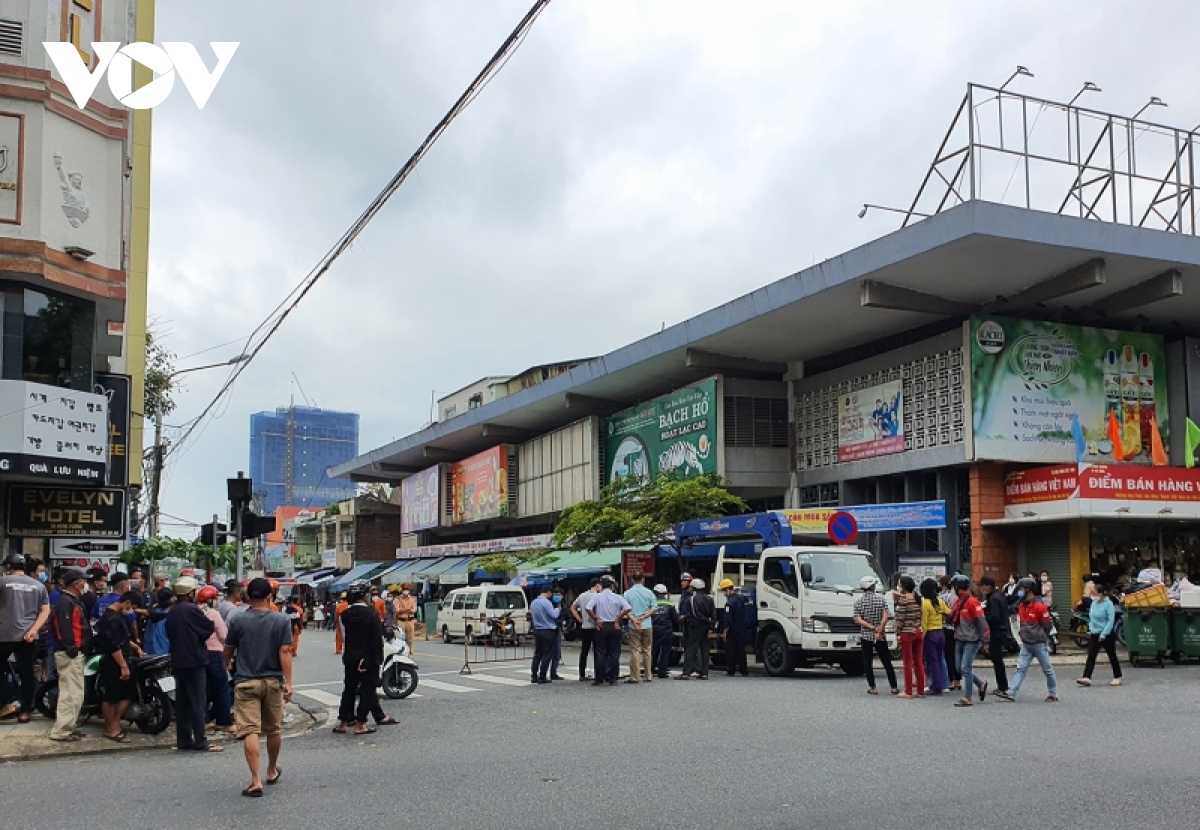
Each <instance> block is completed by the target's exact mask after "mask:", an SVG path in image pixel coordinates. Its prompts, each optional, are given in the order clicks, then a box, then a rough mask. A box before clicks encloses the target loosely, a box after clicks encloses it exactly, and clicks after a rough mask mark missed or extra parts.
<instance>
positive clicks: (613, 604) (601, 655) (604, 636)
mask: <svg viewBox="0 0 1200 830" xmlns="http://www.w3.org/2000/svg"><path fill="white" fill-rule="evenodd" d="M616 584H617V581H616V580H615V579H613V578H612V577H611V576H604V577H602V578H601V580H600V587H601V591H600V593H598V594H596V595H595V596H593V597H592V598H591V599H590V600H589V601H588V604H587V612H588V614H590V615H591V617H592V619H593V620H595V622H596V679H595V680H594V681H592V685H593V686H603V685H604V684H605V683H607V684H608V685H610V686H615V685H617V678H618V677H620V676H621V621H622V620H623V619H625V618H626V617H627V616H629V603H628V602H626V601H625V597H623V596H621V595H620V594H614V593H613V590H612V589H613V588H614V587H616Z"/></svg>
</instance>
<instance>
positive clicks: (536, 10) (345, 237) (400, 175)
mask: <svg viewBox="0 0 1200 830" xmlns="http://www.w3.org/2000/svg"><path fill="white" fill-rule="evenodd" d="M549 4H550V0H537V2H535V3H534V4H533V6H532V7H531V8H530V9H529V11H528V12H527V13H526V14H525V17H523V18H522V19H521V22H520V23H518V24H517V27H516V28H515V29H513V31H512V33H511V34H509V36H508V37H507V38H506V39H505V40H504V43H502V44H501V45H500V48H499V49H498V50H497V51H496V53H495V54H494V55H492V57H491V59H490V60H489V61H488V62H487V63H486V64H485V65H484V67H483V69H482V70H481V71H480V73H479V74H478V75H476V76H475V80H473V81H472V82H471V84H470V85H469V86H468V87H467V88H466V90H464V91H463V93H462V95H460V96H459V97H458V100H457V101H455V102H454V105H453V106H451V107H450V109H449V111H447V113H446V114H445V115H444V116H442V119H441V120H440V121H439V122H438V123H437V125H436V126H435V127H434V128H433V130H431V131H430V133H429V135H427V136H426V137H425V140H424V141H422V142H421V144H420V146H419V147H417V150H416V152H414V153H413V154H412V156H410V157H409V159H408V161H407V162H405V163H404V166H403V167H401V168H400V170H399V171H398V172H397V173H396V175H395V176H393V177H392V179H391V181H389V182H388V183H387V185H386V186H385V187H384V188H383V190H382V191H380V193H379V195H378V196H376V197H375V198H374V200H372V202H371V203H370V205H368V206H367V209H366V210H365V211H363V213H362V214H361V215H360V216H359V217H358V219H357V220H355V222H354V224H352V225H351V226H350V228H349V229H348V230H347V231H346V232H345V233H344V234H342V236H341V238H340V239H338V241H337V243H336V244H334V246H333V247H332V248H330V249H329V251H328V252H327V253H326V254H325V256H324V257H322V258H321V260H320V261H319V262H318V263H317V265H316V267H314V268H313V269H312V270H311V271H310V272H309V273H308V275H307V276H305V278H304V279H303V280H301V281H300V283H299V284H298V285H297V286H296V287H295V288H294V289H292V291H291V292H290V293H289V294H288V295H287V297H285V298H284V299H283V301H282V302H281V303H280V304H279V305H278V306H276V307H275V309H274V310H273V311H272V312H271V314H270V315H268V316H267V318H266V319H265V320H263V322H262V323H261V324H259V326H258V327H257V328H256V329H255V330H254V331H253V332H251V334H250V336H249V337H248V338H247V340H246V348H244V349H243V350H242V353H243V354H244V355H246V359H245V360H243V361H241V362H240V363H238V364H236V365H235V366H234V368H233V371H232V372H231V373H230V375H229V378H228V379H227V380H226V381H225V383H224V385H223V386H222V387H221V389H220V391H218V392H217V394H216V396H215V397H214V398H213V399H212V401H210V402H209V403H208V405H207V406H205V408H204V409H203V410H202V411H201V413H200V414H199V415H198V416H197V417H196V418H195V419H194V420H193V421H192V422H191V424H190V425H189V426H188V429H187V431H185V432H184V433H183V435H182V436H180V438H179V439H178V440H177V441H176V442H175V443H174V445H173V446H172V447H171V451H172V452H174V451H175V450H178V449H179V448H180V447H181V446H182V445H183V444H184V443H185V442H186V441H187V439H188V438H189V437H190V436H191V435H192V433H193V432H194V431H195V430H196V428H197V426H199V424H200V422H201V421H203V420H204V418H205V417H206V416H207V415H208V414H209V413H210V412H211V411H212V410H213V409H214V408H215V407H216V406H217V404H218V403H219V402H220V401H221V399H222V398H223V397H225V396H226V395H227V394H228V393H229V391H230V390H231V389H232V388H233V385H234V383H235V382H236V381H237V379H238V377H240V376H241V374H242V372H243V371H245V369H246V367H247V366H249V365H250V363H251V362H252V361H253V360H254V358H255V357H257V356H258V353H259V352H260V351H262V348H263V346H265V345H266V344H267V342H268V341H269V340H270V339H271V337H272V336H273V335H274V334H275V332H277V331H278V330H279V328H280V326H282V325H283V322H284V321H285V320H286V319H287V318H288V316H289V315H290V314H291V313H292V311H294V310H295V308H296V306H297V305H299V304H300V301H301V300H303V299H304V297H305V296H306V295H307V294H308V292H309V291H311V290H312V288H313V286H315V285H316V284H317V282H318V281H319V280H320V279H321V277H323V276H324V275H325V274H326V272H328V271H329V269H330V268H331V267H332V266H333V264H334V262H336V261H337V259H338V258H339V257H340V256H341V255H342V254H343V253H345V251H346V250H347V249H348V248H349V247H350V246H351V245H352V244H353V243H354V241H355V240H356V239H357V238H358V236H359V234H361V233H362V232H363V230H364V229H365V228H366V227H367V225H368V224H369V223H370V222H371V220H372V219H374V218H375V216H376V215H377V214H378V213H379V211H380V210H382V209H383V206H384V205H386V204H387V202H388V200H389V199H391V197H392V196H393V195H395V193H396V191H397V190H399V189H400V186H401V185H402V184H404V181H405V180H406V179H407V178H408V176H409V174H410V173H412V171H413V170H415V169H416V167H417V165H418V164H419V163H420V161H421V159H422V158H424V157H425V154H426V153H428V152H429V150H430V149H431V148H432V147H433V145H434V144H435V143H436V142H437V140H438V139H439V138H441V136H442V134H443V133H444V132H445V131H446V129H447V128H448V127H449V126H450V122H452V121H453V120H454V119H455V118H457V117H458V115H460V114H461V113H462V111H463V110H464V109H466V108H467V106H468V105H469V104H470V103H471V102H472V101H474V100H475V98H476V97H477V96H478V95H479V93H480V92H482V91H483V89H484V87H486V86H487V85H488V83H489V82H490V81H491V80H492V78H493V77H494V76H495V75H496V74H497V73H498V72H499V71H500V69H502V68H503V67H504V65H505V64H506V63H507V62H508V59H509V58H510V57H511V56H512V54H513V53H515V51H516V50H517V49H518V48H519V47H520V45H521V44H522V43H523V42H524V39H525V36H526V35H527V34H528V33H529V30H530V29H531V28H532V27H533V24H534V22H535V21H536V20H537V18H538V16H539V15H540V14H541V13H542V12H543V11H544V10H545V8H546V6H548V5H549ZM264 330H265V331H264ZM260 333H261V336H259V335H260ZM256 338H258V339H257V340H256Z"/></svg>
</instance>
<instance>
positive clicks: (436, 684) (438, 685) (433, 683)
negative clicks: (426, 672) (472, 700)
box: [419, 677, 483, 694]
mask: <svg viewBox="0 0 1200 830" xmlns="http://www.w3.org/2000/svg"><path fill="white" fill-rule="evenodd" d="M419 682H420V684H421V685H422V686H429V687H430V688H431V689H441V690H442V691H443V692H458V693H460V694H461V693H463V692H482V691H483V689H476V688H474V687H472V686H459V685H456V684H454V683H443V682H442V681H440V680H430V679H429V678H427V677H422V678H421V679H420V681H419Z"/></svg>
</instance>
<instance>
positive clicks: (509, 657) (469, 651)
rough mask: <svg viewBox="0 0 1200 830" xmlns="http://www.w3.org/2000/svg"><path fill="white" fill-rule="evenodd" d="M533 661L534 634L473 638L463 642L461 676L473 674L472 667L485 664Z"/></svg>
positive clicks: (479, 636)
mask: <svg viewBox="0 0 1200 830" xmlns="http://www.w3.org/2000/svg"><path fill="white" fill-rule="evenodd" d="M522 660H523V661H525V662H526V663H531V662H532V661H533V634H516V635H513V636H511V637H507V638H500V637H496V638H495V642H493V638H492V637H489V636H482V635H478V636H472V637H468V638H466V639H465V640H463V667H462V668H461V669H460V670H459V672H458V673H459V674H471V673H472V672H471V666H473V665H481V664H484V663H517V662H520V661H522Z"/></svg>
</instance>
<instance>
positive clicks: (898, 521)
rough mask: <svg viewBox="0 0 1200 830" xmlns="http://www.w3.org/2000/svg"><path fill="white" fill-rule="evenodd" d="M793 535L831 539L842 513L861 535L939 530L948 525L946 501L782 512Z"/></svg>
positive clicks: (862, 505)
mask: <svg viewBox="0 0 1200 830" xmlns="http://www.w3.org/2000/svg"><path fill="white" fill-rule="evenodd" d="M778 512H780V513H782V514H783V516H784V518H786V519H787V522H788V524H789V525H791V528H792V533H799V534H801V535H804V536H827V535H828V533H829V520H830V519H831V518H833V515H834V514H835V513H838V512H845V513H849V514H850V515H851V516H853V517H854V520H855V521H856V522H858V532H859V533H879V532H882V531H885V530H936V529H939V528H943V527H945V526H946V502H944V501H940V500H939V501H914V502H900V503H897V504H854V505H850V506H848V507H809V508H803V509H800V510H780V511H778Z"/></svg>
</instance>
